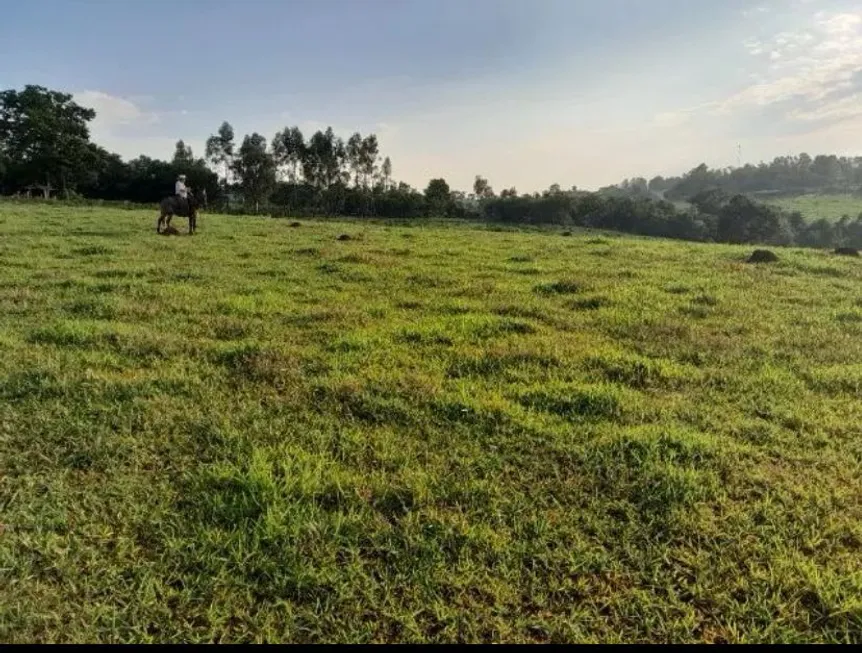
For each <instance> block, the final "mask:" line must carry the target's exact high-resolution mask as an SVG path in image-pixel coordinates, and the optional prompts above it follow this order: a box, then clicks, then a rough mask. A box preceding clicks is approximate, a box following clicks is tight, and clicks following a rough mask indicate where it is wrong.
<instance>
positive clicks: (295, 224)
mask: <svg viewBox="0 0 862 653" xmlns="http://www.w3.org/2000/svg"><path fill="white" fill-rule="evenodd" d="M289 226H291V227H301V226H302V223H301V222H291V223H290V225H289Z"/></svg>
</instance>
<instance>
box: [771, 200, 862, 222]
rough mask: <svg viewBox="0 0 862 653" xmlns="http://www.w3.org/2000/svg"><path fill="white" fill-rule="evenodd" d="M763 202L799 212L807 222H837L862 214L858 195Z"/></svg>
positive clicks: (861, 203)
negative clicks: (846, 216)
mask: <svg viewBox="0 0 862 653" xmlns="http://www.w3.org/2000/svg"><path fill="white" fill-rule="evenodd" d="M764 201H766V202H768V203H769V204H775V205H776V206H779V207H781V208H782V209H785V210H787V211H799V212H800V213H801V214H802V215H803V216H805V218H806V220H808V221H809V222H813V221H814V220H820V219H821V218H826V219H827V220H829V221H830V222H838V220H840V219H841V217H842V216H845V215H849V216H850V218H851V219H855V218H856V217H857V216H858V215H859V214H860V213H862V197H860V196H858V195H800V196H798V197H783V198H780V199H774V200H764Z"/></svg>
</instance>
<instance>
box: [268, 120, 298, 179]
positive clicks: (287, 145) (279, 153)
mask: <svg viewBox="0 0 862 653" xmlns="http://www.w3.org/2000/svg"><path fill="white" fill-rule="evenodd" d="M272 155H273V157H274V158H275V163H276V165H277V166H278V168H279V170H280V171H283V172H284V175H285V176H286V177H287V179H288V181H290V182H291V183H296V182H297V181H298V179H299V177H300V175H301V172H302V161H303V159H304V157H305V137H304V136H303V135H302V132H301V131H300V129H299V127H285V128H284V129H283V130H282V131H280V132H277V133H276V135H275V137H274V138H273V139H272Z"/></svg>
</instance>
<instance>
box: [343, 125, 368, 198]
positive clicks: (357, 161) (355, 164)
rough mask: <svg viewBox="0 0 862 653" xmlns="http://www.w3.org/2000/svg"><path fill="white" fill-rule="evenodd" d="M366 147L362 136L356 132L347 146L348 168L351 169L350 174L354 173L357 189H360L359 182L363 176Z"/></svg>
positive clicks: (349, 139) (348, 140)
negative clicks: (364, 149)
mask: <svg viewBox="0 0 862 653" xmlns="http://www.w3.org/2000/svg"><path fill="white" fill-rule="evenodd" d="M364 145H365V141H364V140H363V139H362V135H361V134H360V133H359V132H356V133H355V134H353V135H352V136H351V137H350V138H348V139H347V145H346V146H345V156H346V158H347V166H348V167H349V168H350V172H351V173H353V184H354V186H356V187H357V188H358V187H359V180H360V178H361V176H362V162H363V161H362V160H363V146H364Z"/></svg>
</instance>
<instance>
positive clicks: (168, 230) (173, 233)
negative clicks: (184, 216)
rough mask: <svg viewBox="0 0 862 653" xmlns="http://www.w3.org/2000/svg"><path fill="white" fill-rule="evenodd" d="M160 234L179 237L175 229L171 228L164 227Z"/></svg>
mask: <svg viewBox="0 0 862 653" xmlns="http://www.w3.org/2000/svg"><path fill="white" fill-rule="evenodd" d="M160 233H161V235H162V236H179V235H180V232H179V231H178V230H177V228H176V227H171V226H167V227H165V228H164V229H162V230H161V232H160Z"/></svg>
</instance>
